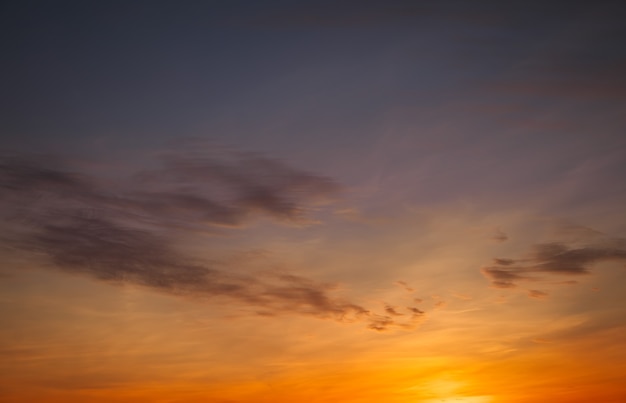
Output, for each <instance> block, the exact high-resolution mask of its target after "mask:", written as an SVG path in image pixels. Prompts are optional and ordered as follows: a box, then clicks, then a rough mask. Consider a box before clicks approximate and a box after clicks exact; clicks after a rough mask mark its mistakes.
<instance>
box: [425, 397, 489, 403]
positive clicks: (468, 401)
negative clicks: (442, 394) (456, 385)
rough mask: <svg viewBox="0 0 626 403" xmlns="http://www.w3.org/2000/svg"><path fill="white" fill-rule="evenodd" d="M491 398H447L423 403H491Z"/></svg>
mask: <svg viewBox="0 0 626 403" xmlns="http://www.w3.org/2000/svg"><path fill="white" fill-rule="evenodd" d="M490 402H492V398H491V397H490V396H467V397H462V396H459V397H447V398H443V399H442V398H437V399H428V400H424V401H423V402H422V403H490Z"/></svg>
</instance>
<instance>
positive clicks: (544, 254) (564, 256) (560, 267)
mask: <svg viewBox="0 0 626 403" xmlns="http://www.w3.org/2000/svg"><path fill="white" fill-rule="evenodd" d="M609 261H623V262H626V241H624V240H623V239H618V238H606V239H601V240H599V241H596V242H594V243H590V244H582V245H581V244H578V245H568V244H566V243H563V242H547V243H539V244H535V245H532V247H531V248H530V251H529V252H528V253H527V254H526V256H525V257H523V258H521V259H509V258H496V259H494V260H493V264H492V265H490V266H486V267H483V268H482V269H481V271H482V273H483V275H485V277H487V278H488V279H489V280H490V281H491V283H492V285H493V286H494V287H496V288H515V287H517V286H518V285H519V284H520V283H522V282H532V281H540V280H543V279H544V278H545V277H546V276H550V275H561V276H580V275H585V274H589V273H590V272H591V268H592V267H593V266H594V265H595V264H598V263H603V262H609ZM531 294H532V295H531V296H538V295H537V293H532V292H531Z"/></svg>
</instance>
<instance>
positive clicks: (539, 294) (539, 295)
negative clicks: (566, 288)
mask: <svg viewBox="0 0 626 403" xmlns="http://www.w3.org/2000/svg"><path fill="white" fill-rule="evenodd" d="M528 296H529V297H530V298H535V299H543V298H547V297H548V293H547V292H545V291H541V290H528Z"/></svg>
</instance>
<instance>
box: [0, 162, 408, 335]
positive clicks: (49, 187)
mask: <svg viewBox="0 0 626 403" xmlns="http://www.w3.org/2000/svg"><path fill="white" fill-rule="evenodd" d="M59 161H60V160H57V162H53V160H52V159H50V158H41V157H40V158H15V157H11V158H4V159H2V160H0V189H1V190H2V197H1V198H0V207H1V213H0V218H2V221H1V225H2V230H3V231H2V235H0V245H1V246H2V247H4V248H6V249H7V250H12V251H14V252H16V253H21V254H22V255H25V256H30V257H33V258H35V257H36V258H39V259H40V260H41V261H42V263H43V267H49V268H52V269H54V270H58V271H62V272H66V273H73V274H79V275H85V276H88V277H90V278H92V279H96V280H99V281H104V282H107V283H110V284H114V285H133V286H140V287H146V288H148V289H151V290H155V291H158V292H162V293H166V294H169V295H175V296H184V297H188V298H193V299H198V300H207V299H212V300H220V301H221V302H222V303H236V304H239V305H241V306H244V307H247V308H250V309H251V310H252V311H254V312H258V313H259V314H262V315H270V316H272V315H277V314H282V313H297V314H304V315H312V316H315V317H319V318H328V319H332V320H338V321H364V322H367V323H368V324H369V327H370V328H372V329H376V330H384V329H386V328H388V327H390V326H394V325H398V324H397V323H395V322H394V321H393V320H389V321H387V320H385V319H381V318H383V317H381V316H380V315H376V314H373V313H372V312H370V311H369V310H368V309H366V308H364V307H362V306H360V305H358V304H356V303H353V302H351V301H348V300H345V299H343V298H341V297H339V296H337V295H335V294H336V293H335V291H334V289H333V287H332V286H330V285H328V284H325V283H322V282H319V281H315V280H312V279H308V278H305V277H302V276H298V275H295V274H293V273H288V272H278V271H276V270H273V271H271V270H265V271H263V270H258V269H257V270H247V269H245V268H244V269H243V270H241V269H239V268H235V269H234V268H233V267H232V265H233V264H235V263H233V262H229V261H227V260H226V261H225V260H223V259H220V258H218V257H217V256H215V257H214V256H208V257H206V256H205V257H204V258H203V259H196V258H194V257H193V256H189V255H188V254H185V253H183V252H181V248H180V246H181V245H180V244H179V242H180V241H179V240H177V238H178V237H177V234H180V232H179V231H180V229H181V228H183V229H185V228H197V227H202V226H204V227H208V228H214V227H215V228H223V227H231V228H230V231H231V232H232V233H236V232H237V231H240V230H241V227H243V226H245V225H246V224H249V223H250V222H251V221H252V220H253V219H255V217H261V216H263V217H267V218H270V219H273V220H274V221H276V222H280V223H288V224H296V225H306V224H309V223H311V222H313V219H312V212H313V211H314V208H315V206H316V205H318V204H319V203H324V202H328V201H331V200H332V199H333V198H335V197H336V196H337V194H338V193H339V191H340V187H339V185H337V184H336V183H335V182H333V181H332V180H331V179H329V178H325V177H321V176H316V175H313V174H309V173H306V172H302V171H298V170H295V169H293V168H291V167H289V166H288V165H287V164H285V163H283V162H280V161H276V160H271V159H268V158H265V157H262V156H258V155H253V154H245V153H236V152H213V153H207V154H200V153H192V152H187V153H170V154H168V155H165V156H163V157H162V158H160V159H159V160H158V164H157V165H156V167H155V168H153V169H152V170H150V171H142V172H139V173H129V174H128V175H127V176H126V178H125V179H124V180H121V181H117V182H115V181H111V180H106V179H105V178H103V177H102V175H100V176H98V175H94V174H88V173H86V172H82V173H78V172H79V168H78V167H72V164H71V163H70V161H69V160H66V161H60V162H59ZM228 301H230V302H228ZM415 315H416V313H413V316H415ZM410 320H413V319H410ZM402 326H404V325H402Z"/></svg>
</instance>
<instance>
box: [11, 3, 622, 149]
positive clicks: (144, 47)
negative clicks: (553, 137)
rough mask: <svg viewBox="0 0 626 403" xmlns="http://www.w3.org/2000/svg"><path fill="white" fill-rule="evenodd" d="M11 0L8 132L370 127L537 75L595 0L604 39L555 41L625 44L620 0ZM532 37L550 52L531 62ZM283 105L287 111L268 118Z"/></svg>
mask: <svg viewBox="0 0 626 403" xmlns="http://www.w3.org/2000/svg"><path fill="white" fill-rule="evenodd" d="M3 10H4V11H3V12H2V15H3V17H2V18H3V20H2V26H3V28H2V30H3V35H2V38H3V39H2V48H3V49H4V59H5V61H4V63H3V66H2V77H1V79H2V95H1V101H0V102H1V104H2V119H1V120H2V127H0V130H1V132H2V133H1V135H2V138H3V139H5V140H3V143H4V144H5V145H7V146H9V147H11V146H14V147H27V148H37V147H40V146H43V145H45V147H51V146H53V145H54V144H56V145H57V146H58V145H59V144H63V147H68V146H70V147H71V145H72V144H83V146H84V142H85V139H86V138H94V137H97V138H104V139H109V140H110V141H114V142H115V141H118V140H120V141H122V143H125V144H127V145H129V146H132V144H133V142H136V143H137V144H140V143H142V142H144V141H146V140H148V141H156V142H158V141H162V140H163V139H172V138H177V137H181V136H182V137H185V136H190V137H195V136H209V137H217V138H219V139H221V140H226V141H231V142H233V143H234V144H237V145H240V144H246V143H248V142H251V143H252V144H254V143H255V141H259V142H261V143H263V142H265V141H266V140H268V141H270V142H271V141H272V139H273V136H277V138H280V139H283V141H285V139H286V138H289V137H291V135H290V134H289V133H288V132H289V131H298V132H300V133H301V134H302V135H304V136H309V137H310V136H313V137H318V138H322V139H324V138H326V137H328V136H330V137H332V138H336V137H337V136H340V135H339V134H338V133H339V132H342V133H344V134H343V135H344V136H348V135H347V134H345V133H351V134H350V135H349V136H354V135H355V134H354V132H359V133H361V134H360V136H361V140H365V141H367V138H368V133H367V129H366V127H379V128H380V126H381V125H382V124H383V123H381V122H382V120H384V119H385V117H386V114H387V112H388V110H389V109H390V108H393V107H404V106H406V105H424V106H429V107H433V106H436V105H438V104H442V103H446V102H449V101H451V100H458V99H463V98H466V97H468V96H470V97H475V96H476V94H473V92H478V90H477V88H479V87H483V86H484V85H485V83H486V82H488V81H489V80H494V81H497V79H498V78H502V79H504V80H508V79H509V78H511V76H517V77H521V78H524V76H525V75H528V74H533V73H534V72H533V71H532V69H533V68H535V67H537V66H533V62H536V63H538V64H542V63H544V64H545V63H547V62H545V60H544V59H543V58H545V57H546V56H547V58H549V57H550V52H551V48H550V47H551V45H550V42H554V41H557V42H558V45H559V46H561V45H562V42H561V41H560V40H559V38H558V35H561V33H562V32H563V31H564V30H565V31H574V32H573V35H574V37H575V35H576V32H575V31H577V30H578V29H581V30H588V29H590V27H589V25H590V24H593V23H594V18H593V15H592V14H590V13H594V12H595V13H599V15H600V16H601V17H602V23H603V24H604V26H603V27H600V29H599V30H597V31H598V33H596V36H597V38H590V39H587V40H593V39H595V40H596V41H595V43H592V44H589V45H588V46H585V50H584V51H582V52H581V51H579V50H578V49H576V46H573V49H572V50H568V49H567V47H565V48H562V49H558V50H557V52H559V51H562V52H563V53H565V56H566V57H569V58H570V59H571V62H570V63H568V65H570V66H572V67H573V69H576V68H577V67H578V65H581V67H580V68H581V69H585V65H587V64H589V65H590V67H588V69H589V68H590V69H592V70H593V69H594V68H595V67H596V66H594V64H598V63H599V64H610V63H613V62H614V59H619V60H623V56H624V54H623V53H624V52H623V50H621V48H620V47H618V46H617V45H618V43H617V42H618V41H617V40H616V38H617V37H618V36H619V34H620V33H623V31H624V28H623V24H622V23H621V21H622V20H621V19H620V18H619V17H620V16H619V15H617V14H616V13H615V12H616V11H619V12H623V7H619V6H617V5H615V3H611V2H600V3H599V4H595V3H594V6H589V5H587V6H586V5H585V3H584V2H530V3H528V2H507V4H506V5H505V4H499V3H496V2H473V3H472V5H471V6H470V5H468V4H467V3H466V2H460V1H444V2H434V1H433V2H414V1H387V2H379V1H359V2H356V1H345V2H329V1H310V2H293V1H291V2H290V1H282V2H279V1H232V2H221V1H220V2H215V1H210V2H196V1H182V2H169V1H130V2H128V1H123V2H122V1H113V2H64V1H56V2H29V1H26V2H5V3H4V5H3ZM618 14H619V13H618ZM577 23H581V25H580V26H577V25H576V24H577ZM591 28H594V27H591ZM565 46H567V44H565ZM542 48H545V50H542ZM537 52H545V53H546V55H542V56H541V57H542V59H541V60H539V61H535V60H533V59H537V55H536V53H537ZM585 59H589V60H585ZM538 68H540V69H546V70H548V71H546V72H542V74H548V75H550V74H551V73H550V71H549V69H550V66H549V65H548V66H541V65H539V66H538ZM556 69H557V70H559V69H562V66H558V63H557V66H556ZM574 73H575V71H574ZM558 74H571V73H570V72H567V71H566V72H564V73H558ZM478 95H479V96H480V95H483V94H478ZM296 109H297V111H296ZM284 115H289V116H290V118H289V119H290V123H289V124H287V125H286V126H284V127H274V126H273V125H271V124H268V121H276V120H280V119H283V118H284ZM268 131H269V132H268ZM282 131H284V133H281V132H282ZM259 136H260V137H264V139H263V140H260V137H259ZM268 136H269V137H268ZM115 139H118V140H115ZM5 141H6V142H5ZM346 141H347V142H349V141H350V139H349V138H348V139H346ZM87 142H88V141H87ZM45 147H44V148H45Z"/></svg>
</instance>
